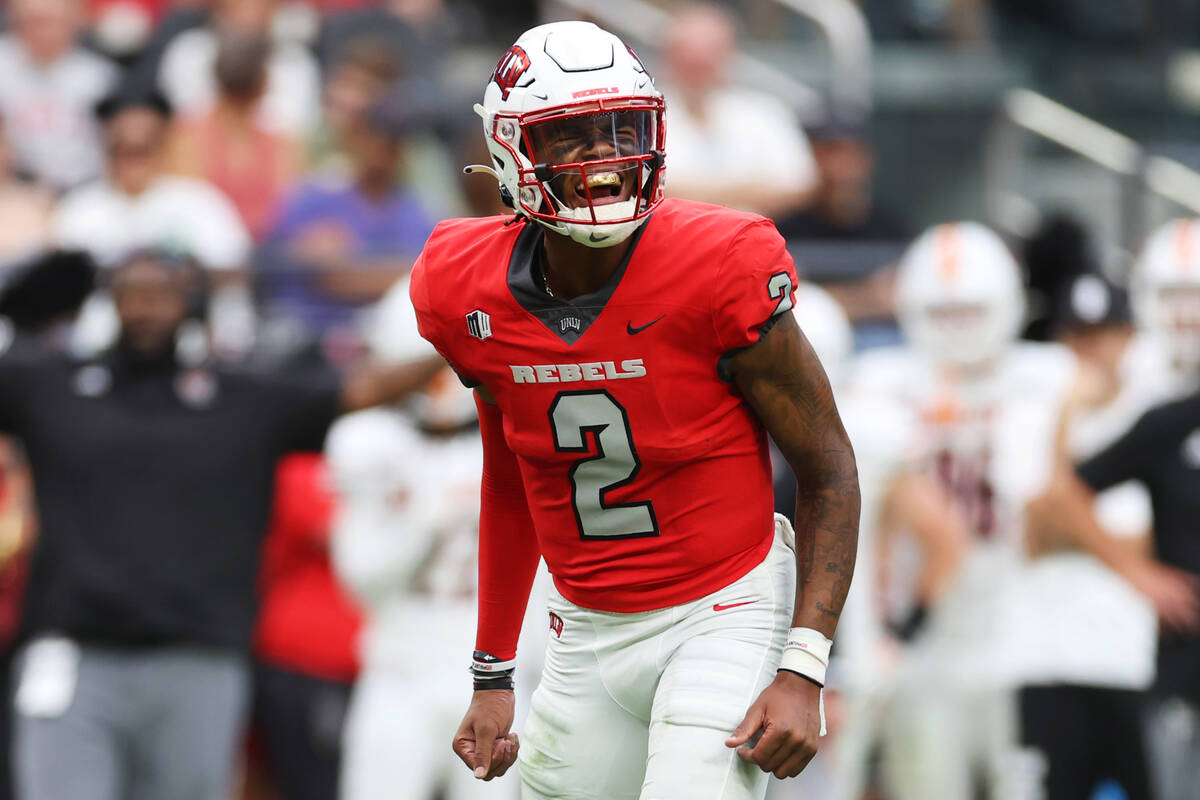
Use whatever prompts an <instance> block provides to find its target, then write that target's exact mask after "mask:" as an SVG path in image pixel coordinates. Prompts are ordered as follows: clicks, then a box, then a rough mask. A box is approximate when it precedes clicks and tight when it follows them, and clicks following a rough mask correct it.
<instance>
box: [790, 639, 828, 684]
mask: <svg viewBox="0 0 1200 800" xmlns="http://www.w3.org/2000/svg"><path fill="white" fill-rule="evenodd" d="M831 647H833V642H832V641H830V640H829V639H827V638H825V635H824V634H822V633H821V632H820V631H816V630H813V629H812V628H792V629H791V630H790V631H788V639H787V644H785V645H784V646H783V658H782V659H781V660H780V662H779V668H780V669H786V670H790V671H792V672H796V673H799V674H801V675H803V676H804V677H806V678H811V679H812V680H814V681H816V682H817V683H819V684H820V685H821V686H824V685H825V671H826V669H828V667H829V650H830V648H831Z"/></svg>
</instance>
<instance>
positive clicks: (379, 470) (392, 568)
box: [326, 409, 549, 800]
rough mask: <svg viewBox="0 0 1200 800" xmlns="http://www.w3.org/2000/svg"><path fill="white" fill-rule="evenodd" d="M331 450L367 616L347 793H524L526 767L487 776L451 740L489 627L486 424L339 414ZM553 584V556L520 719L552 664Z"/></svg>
mask: <svg viewBox="0 0 1200 800" xmlns="http://www.w3.org/2000/svg"><path fill="white" fill-rule="evenodd" d="M326 456H327V460H328V463H329V471H330V476H331V479H332V480H333V482H334V489H335V493H336V495H337V498H338V502H339V506H338V509H337V512H336V514H335V519H334V531H333V540H332V549H333V556H334V565H335V567H336V570H337V573H338V575H339V577H340V578H341V579H342V581H343V582H344V584H345V585H346V586H347V588H348V589H350V591H351V592H352V593H353V594H354V595H355V597H356V598H357V599H358V601H359V602H360V604H361V605H362V606H363V610H364V616H365V622H364V626H363V633H362V639H361V641H360V653H361V657H362V673H361V675H360V677H359V681H358V683H357V685H356V687H355V693H354V696H353V698H352V701H351V707H350V713H349V717H348V719H347V723H346V739H345V742H344V750H345V757H344V763H343V767H342V786H341V794H340V796H341V797H342V798H344V800H384V799H385V798H386V799H387V800H391V799H392V798H397V797H414V798H417V797H422V798H424V797H430V796H433V794H434V793H435V791H436V790H438V789H439V788H440V790H441V791H442V792H443V793H444V795H445V796H447V797H453V798H457V799H459V800H470V799H471V798H479V800H487V798H495V797H513V796H515V794H516V781H517V779H516V777H515V770H514V771H513V775H514V777H511V778H510V777H507V776H506V777H505V778H503V779H500V783H501V784H502V786H501V787H500V788H497V786H496V782H495V781H494V782H492V783H483V782H482V781H477V780H475V778H474V776H472V774H471V772H470V771H469V770H465V769H463V768H462V765H461V763H459V762H458V759H457V757H455V756H454V755H453V753H451V752H450V749H449V748H448V747H445V744H444V743H445V742H448V741H450V739H451V738H452V737H453V735H454V730H455V728H456V727H457V724H458V721H459V719H460V718H461V716H462V709H463V708H465V707H466V706H467V704H468V703H469V701H470V697H471V691H472V688H471V679H470V676H469V674H468V672H467V668H466V661H465V657H464V655H463V654H464V653H466V654H469V653H470V652H471V647H472V642H473V639H474V635H475V587H476V549H477V544H478V539H479V526H478V522H479V483H480V475H481V472H482V468H483V452H482V445H481V443H480V440H479V434H478V433H477V432H476V431H474V430H468V431H466V432H465V433H462V434H458V435H452V436H433V435H427V434H425V433H423V432H421V431H420V430H418V429H417V428H416V427H415V426H414V425H413V424H412V422H411V421H410V418H409V417H408V416H407V415H406V414H404V413H402V412H400V411H398V410H395V409H372V410H368V411H361V412H358V413H356V414H351V415H349V416H346V417H343V418H342V419H341V420H339V421H338V422H337V423H336V424H335V425H334V427H333V428H332V429H331V431H330V433H329V437H328V440H327V443H326ZM548 584H549V576H548V575H547V574H546V573H545V569H544V567H543V568H542V570H541V573H539V580H538V582H536V583H535V585H534V595H535V596H534V598H533V599H531V601H530V603H529V612H528V614H527V616H526V624H525V625H524V631H523V633H522V636H521V651H520V652H521V656H520V659H519V665H518V669H517V680H518V682H519V684H520V691H519V697H520V698H521V699H520V701H519V702H520V706H519V708H518V716H517V722H518V726H519V725H520V723H521V721H522V719H523V716H524V713H525V711H526V708H525V705H526V700H527V698H528V696H529V694H530V691H531V690H532V684H533V683H535V682H536V678H537V676H538V674H539V673H540V672H541V662H542V653H543V652H544V650H545V641H546V636H547V633H546V616H545V615H546V610H545V593H546V588H547V586H548ZM398 763H404V764H407V765H408V766H406V767H405V769H404V780H403V782H402V783H403V786H401V785H398V784H397V782H396V780H397V778H396V775H397V772H396V769H397V767H396V765H397V764H398ZM506 787H507V788H506Z"/></svg>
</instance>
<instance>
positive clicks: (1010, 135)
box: [986, 89, 1200, 253]
mask: <svg viewBox="0 0 1200 800" xmlns="http://www.w3.org/2000/svg"><path fill="white" fill-rule="evenodd" d="M1028 134H1033V135H1035V136H1038V137H1040V138H1042V139H1044V140H1046V141H1049V142H1053V143H1055V144H1057V145H1059V146H1060V147H1063V148H1065V149H1066V150H1069V151H1070V152H1072V153H1075V154H1076V155H1078V156H1080V157H1082V158H1084V159H1086V160H1087V161H1090V162H1091V163H1093V164H1095V165H1096V166H1098V167H1100V168H1101V169H1103V170H1105V171H1107V172H1109V173H1111V174H1112V175H1113V176H1114V177H1115V178H1116V180H1117V192H1118V203H1119V220H1120V223H1119V224H1120V230H1119V236H1118V244H1119V246H1120V247H1121V248H1122V249H1123V250H1124V251H1125V252H1127V253H1132V252H1134V251H1135V250H1136V248H1137V247H1138V245H1139V244H1140V243H1141V240H1142V239H1143V237H1144V236H1145V234H1146V232H1147V231H1146V214H1145V204H1146V203H1145V201H1146V198H1147V196H1154V197H1160V198H1164V199H1166V200H1169V201H1171V202H1172V203H1175V204H1176V205H1179V206H1181V207H1182V208H1185V209H1187V210H1188V211H1190V212H1192V213H1196V214H1200V173H1198V172H1196V171H1195V170H1193V169H1191V168H1189V167H1187V166H1185V165H1183V164H1181V163H1179V162H1178V161H1175V160H1173V159H1169V158H1165V157H1163V156H1151V155H1148V154H1147V153H1146V152H1145V150H1144V148H1142V146H1141V145H1139V144H1138V143H1137V142H1135V141H1134V140H1133V139H1130V138H1129V137H1128V136H1125V135H1123V134H1121V133H1118V132H1117V131H1114V130H1112V129H1111V128H1108V127H1105V126H1104V125H1101V124H1100V123H1099V122H1096V121H1095V120H1093V119H1090V118H1088V117H1085V116H1084V115H1083V114H1080V113H1079V112H1077V111H1073V110H1072V109H1070V108H1067V107H1066V106H1064V105H1062V104H1061V103H1058V102H1055V101H1054V100H1051V99H1050V98H1048V97H1046V96H1044V95H1041V94H1038V93H1037V92H1034V91H1031V90H1029V89H1012V90H1010V91H1008V92H1007V93H1006V94H1005V96H1004V99H1003V101H1002V103H1001V113H1000V116H999V118H998V121H997V124H996V126H995V127H994V129H993V130H992V132H991V138H990V142H989V147H988V155H987V165H986V186H987V198H986V200H987V209H988V215H989V217H990V218H991V221H992V222H993V223H994V224H996V225H997V226H998V227H1001V228H1004V229H1006V230H1009V231H1011V232H1014V233H1018V234H1026V233H1028V232H1029V230H1028V229H1029V227H1030V226H1031V224H1032V223H1034V222H1035V221H1036V218H1037V210H1036V208H1035V207H1034V206H1033V204H1032V203H1031V202H1030V201H1029V200H1028V199H1027V198H1025V197H1024V196H1023V195H1021V194H1020V193H1019V192H1017V191H1016V190H1014V189H1011V188H1009V182H1010V181H1011V180H1012V177H1013V176H1014V175H1016V174H1017V173H1018V171H1019V168H1020V165H1021V163H1022V159H1023V144H1024V139H1025V137H1026V135H1028Z"/></svg>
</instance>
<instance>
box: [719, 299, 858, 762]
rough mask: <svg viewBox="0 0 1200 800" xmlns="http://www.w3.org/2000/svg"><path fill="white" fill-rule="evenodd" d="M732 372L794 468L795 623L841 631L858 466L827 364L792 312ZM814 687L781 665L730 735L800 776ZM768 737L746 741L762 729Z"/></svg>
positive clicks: (814, 712) (747, 751)
mask: <svg viewBox="0 0 1200 800" xmlns="http://www.w3.org/2000/svg"><path fill="white" fill-rule="evenodd" d="M730 367H731V371H732V374H733V379H734V381H735V382H736V383H737V386H738V388H739V389H740V390H741V392H742V395H743V396H744V397H745V398H746V402H748V403H749V404H750V406H751V407H752V408H753V409H754V411H755V413H756V414H757V415H758V417H759V419H761V420H762V422H763V425H764V426H766V429H767V431H768V432H769V433H770V434H771V436H772V437H773V438H774V439H775V443H776V444H777V445H778V446H779V449H780V451H781V452H782V453H783V455H784V457H785V458H787V461H788V463H789V464H790V465H791V468H792V471H793V472H794V473H795V474H796V484H797V491H796V567H797V576H796V577H797V581H796V605H795V610H794V611H793V612H792V626H793V627H803V628H814V629H816V630H818V631H820V632H821V633H823V634H825V636H827V637H829V638H831V639H832V638H833V632H834V629H835V628H836V627H837V622H838V617H839V616H840V615H841V613H842V605H843V604H844V603H845V601H846V592H847V590H848V589H849V588H850V577H851V576H852V575H853V573H854V558H855V553H856V551H857V547H858V510H859V492H858V471H857V468H856V467H855V464H854V452H853V450H852V449H851V447H850V441H849V439H848V438H847V436H846V431H845V429H844V428H843V427H842V421H841V418H840V417H839V416H838V413H837V408H836V407H835V406H834V402H833V393H832V392H831V391H830V388H829V380H828V379H827V378H826V377H825V370H824V369H823V368H822V367H821V364H820V362H819V361H818V360H817V356H816V354H815V353H814V352H813V349H812V347H811V346H810V345H809V343H808V340H807V339H805V338H804V334H803V333H801V332H800V328H799V326H798V325H796V322H795V320H794V319H793V318H792V315H791V314H784V315H783V316H782V317H781V318H780V321H779V322H778V323H777V324H776V325H775V327H774V328H772V329H771V331H770V332H769V333H768V334H767V335H766V336H765V337H763V339H762V340H761V341H759V342H758V343H757V344H755V345H754V346H752V347H749V348H747V349H746V350H744V351H742V352H741V353H739V354H738V355H736V356H735V357H734V358H733V359H732V362H731V364H730ZM819 703H820V695H819V690H818V687H817V686H816V684H813V683H810V682H809V681H808V680H807V679H805V678H803V677H801V676H799V675H797V674H795V673H792V672H786V671H781V672H779V673H778V675H777V677H776V679H775V682H774V683H772V684H771V685H770V686H768V687H767V688H766V689H765V690H764V691H763V693H762V694H761V695H760V696H759V698H758V700H756V701H755V702H754V704H753V705H752V706H751V707H750V710H749V711H748V712H747V713H746V717H745V719H744V720H743V721H742V723H741V724H740V725H739V726H738V727H737V729H736V730H735V731H734V732H733V735H732V736H731V737H730V738H729V739H728V740H727V741H726V744H727V745H728V746H730V747H738V748H739V750H738V754H739V755H740V756H741V757H742V758H743V759H744V760H746V761H752V762H754V763H755V764H757V765H758V766H759V768H761V769H762V770H763V771H764V772H771V773H774V774H775V776H776V777H779V778H786V777H791V776H794V775H797V774H799V773H800V771H801V770H802V769H804V767H805V765H807V764H808V762H809V760H810V759H812V757H813V755H814V754H815V753H816V751H817V741H818V735H819V730H820V711H819ZM759 730H761V731H762V732H763V733H762V737H761V738H760V739H759V740H758V742H757V743H756V744H754V745H753V746H752V747H749V746H743V745H746V744H747V743H748V742H749V741H750V740H751V738H752V737H753V736H754V734H755V732H756V731H759Z"/></svg>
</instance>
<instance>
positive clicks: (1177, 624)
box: [1127, 558, 1200, 633]
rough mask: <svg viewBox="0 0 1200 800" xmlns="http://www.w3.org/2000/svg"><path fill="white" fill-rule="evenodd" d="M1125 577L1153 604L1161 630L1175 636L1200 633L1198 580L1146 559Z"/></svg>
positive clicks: (1181, 571)
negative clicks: (1171, 632)
mask: <svg viewBox="0 0 1200 800" xmlns="http://www.w3.org/2000/svg"><path fill="white" fill-rule="evenodd" d="M1127 577H1128V578H1129V581H1130V583H1132V584H1133V586H1134V588H1136V589H1137V590H1138V591H1139V592H1141V593H1142V594H1143V595H1145V596H1146V597H1147V598H1148V599H1149V600H1150V602H1151V603H1153V604H1154V610H1155V611H1156V612H1157V613H1158V618H1159V619H1160V620H1161V621H1162V625H1163V627H1164V628H1166V629H1167V630H1170V631H1176V632H1179V633H1194V632H1195V631H1197V630H1200V577H1197V576H1196V575H1193V574H1192V573H1190V572H1186V571H1184V570H1181V569H1176V568H1175V567H1168V566H1166V565H1165V564H1161V563H1159V562H1157V561H1152V560H1150V559H1148V558H1143V559H1139V561H1138V562H1137V563H1136V564H1135V565H1134V566H1133V567H1132V568H1131V569H1130V570H1129V572H1128V574H1127Z"/></svg>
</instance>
